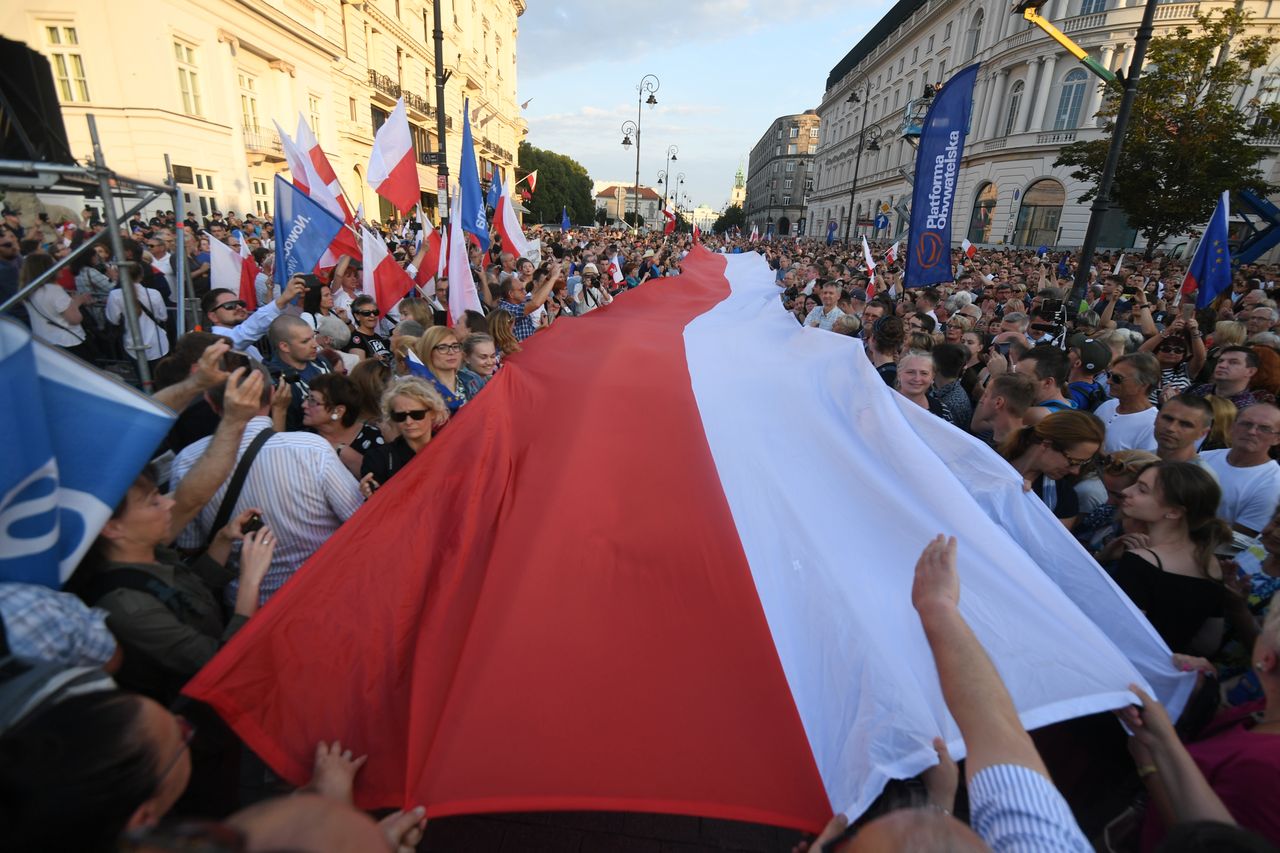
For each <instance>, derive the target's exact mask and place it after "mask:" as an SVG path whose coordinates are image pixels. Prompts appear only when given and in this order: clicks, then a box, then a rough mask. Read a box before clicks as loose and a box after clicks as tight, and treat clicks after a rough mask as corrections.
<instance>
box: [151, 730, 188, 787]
mask: <svg viewBox="0 0 1280 853" xmlns="http://www.w3.org/2000/svg"><path fill="white" fill-rule="evenodd" d="M176 719H177V720H178V729H179V731H180V732H181V733H182V745H181V746H179V747H178V751H177V752H176V753H175V754H174V756H173V758H170V759H169V761H168V763H167V764H165V766H164V769H163V770H161V771H160V775H159V776H157V777H156V787H157V788H159V787H160V783H161V782H163V781H164V777H166V776H168V775H169V773H170V772H172V770H173V768H175V767H177V766H178V759H180V758H182V753H184V752H186V751H187V748H188V747H189V746H191V741H193V740H195V736H196V727H195V726H194V725H192V723H191V721H190V720H188V719H187V718H186V717H183V716H177V717H176Z"/></svg>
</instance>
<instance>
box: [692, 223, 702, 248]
mask: <svg viewBox="0 0 1280 853" xmlns="http://www.w3.org/2000/svg"><path fill="white" fill-rule="evenodd" d="M693 242H695V243H701V242H702V230H701V229H700V228H698V223H696V222H695V223H693Z"/></svg>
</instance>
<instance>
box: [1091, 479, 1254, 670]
mask: <svg viewBox="0 0 1280 853" xmlns="http://www.w3.org/2000/svg"><path fill="white" fill-rule="evenodd" d="M1221 499H1222V489H1221V488H1220V487H1219V486H1218V482H1217V480H1215V479H1214V478H1213V475H1212V474H1210V473H1209V472H1207V471H1206V470H1205V469H1204V468H1201V467H1200V466H1199V465H1196V464H1195V463H1193V462H1161V463H1159V464H1157V465H1152V466H1151V467H1149V468H1147V469H1146V470H1145V471H1143V472H1142V474H1140V475H1139V476H1138V480H1137V482H1135V483H1134V484H1133V485H1132V486H1130V487H1129V488H1127V489H1125V490H1124V499H1123V501H1122V503H1121V504H1120V512H1121V513H1122V514H1123V515H1124V516H1125V517H1126V518H1128V519H1131V520H1133V521H1136V522H1140V523H1141V524H1142V525H1143V526H1144V527H1145V529H1146V532H1145V533H1133V534H1128V535H1126V536H1122V537H1120V540H1119V541H1121V542H1123V543H1124V547H1125V552H1124V554H1123V556H1121V557H1120V560H1119V562H1118V563H1116V565H1115V566H1114V567H1113V568H1112V569H1111V575H1112V577H1113V578H1115V581H1116V583H1117V584H1118V585H1119V586H1120V588H1121V589H1123V590H1124V592H1125V594H1126V595H1128V596H1129V598H1130V599H1132V601H1133V603H1134V604H1135V605H1137V607H1138V608H1139V609H1140V610H1142V611H1143V613H1145V614H1146V617H1147V619H1148V620H1149V621H1150V622H1151V626H1152V627H1153V628H1155V629H1156V631H1157V632H1158V633H1159V634H1160V636H1161V637H1162V638H1163V639H1164V641H1165V642H1166V643H1167V644H1168V645H1169V648H1171V649H1173V651H1175V652H1178V653H1182V654H1212V653H1213V652H1214V651H1215V650H1216V649H1217V648H1218V643H1219V641H1220V640H1221V639H1222V628H1223V623H1222V616H1223V612H1224V609H1225V605H1226V587H1225V586H1223V584H1222V568H1221V567H1220V566H1219V565H1218V559H1217V557H1215V556H1214V552H1215V551H1216V550H1217V548H1218V547H1219V546H1221V545H1222V544H1224V543H1226V542H1230V541H1231V528H1230V527H1228V526H1227V523H1226V522H1225V521H1223V520H1222V519H1220V518H1218V515H1217V512H1218V503H1219V501H1221Z"/></svg>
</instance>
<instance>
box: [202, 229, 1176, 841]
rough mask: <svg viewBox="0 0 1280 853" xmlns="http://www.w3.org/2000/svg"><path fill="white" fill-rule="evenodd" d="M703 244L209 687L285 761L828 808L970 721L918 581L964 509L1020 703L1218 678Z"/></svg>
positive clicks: (451, 455) (912, 767)
mask: <svg viewBox="0 0 1280 853" xmlns="http://www.w3.org/2000/svg"><path fill="white" fill-rule="evenodd" d="M681 268H682V270H683V272H682V274H681V275H680V276H678V277H673V278H662V279H655V280H653V281H652V282H650V284H648V285H646V286H645V287H642V288H639V289H638V290H634V291H632V292H630V293H628V294H627V296H626V298H625V299H622V300H618V301H617V302H615V304H614V305H613V306H612V307H611V308H609V309H608V310H601V311H594V312H592V313H591V315H590V316H588V317H586V318H583V319H580V320H577V321H575V322H573V323H556V324H555V325H553V326H552V327H551V328H550V329H547V330H544V331H540V332H538V334H537V335H536V337H535V340H534V341H533V342H532V343H531V344H530V345H528V346H526V348H525V350H524V351H522V352H520V353H517V354H516V355H514V356H511V357H510V359H509V360H504V364H503V368H502V370H501V371H500V372H499V373H498V375H497V376H496V377H495V378H494V379H493V380H491V381H490V382H489V384H488V385H487V386H486V387H485V390H484V391H483V392H481V393H480V394H479V395H478V396H477V397H475V398H474V399H473V400H472V401H471V402H469V403H467V405H466V406H465V407H463V408H462V410H461V411H459V412H458V413H457V415H456V416H455V417H454V418H452V419H451V421H450V423H449V426H448V427H447V428H445V429H444V431H443V432H441V433H440V435H439V436H438V437H437V438H435V439H434V440H433V441H432V442H431V444H430V446H429V447H428V448H427V449H426V450H425V451H423V452H421V453H420V454H418V456H417V457H415V458H414V460H413V461H412V462H411V463H409V465H408V466H407V467H406V468H405V469H404V470H403V471H401V472H400V473H399V474H397V475H396V476H395V477H394V478H392V479H391V480H390V481H389V482H388V483H387V484H386V485H385V486H383V487H382V488H381V489H379V490H378V491H377V492H376V493H375V494H374V496H373V498H372V499H371V500H370V501H369V503H368V505H367V506H365V507H364V508H362V509H361V510H360V512H358V513H357V514H356V515H355V517H354V518H352V519H351V520H350V521H348V522H347V523H346V524H345V525H343V527H342V528H341V529H339V530H338V532H337V533H336V534H335V535H334V536H332V537H331V538H330V539H329V540H328V542H326V543H325V544H324V546H322V547H321V548H320V550H319V551H318V552H316V554H315V555H314V556H313V557H312V558H311V560H309V561H308V562H307V563H306V564H305V565H304V566H303V567H302V569H301V570H300V571H299V572H298V573H297V574H296V575H295V576H294V578H293V579H292V580H290V581H289V583H287V584H286V585H285V586H284V588H283V589H282V590H281V591H280V592H279V593H277V594H276V595H275V596H274V597H273V598H272V600H271V601H270V602H269V603H268V604H267V606H266V607H265V608H264V609H263V610H262V611H260V612H259V613H258V614H257V615H256V616H254V618H253V619H251V620H249V623H248V624H247V625H246V626H245V627H244V628H241V629H240V631H239V632H238V633H237V634H236V635H235V636H234V637H233V638H232V639H231V640H230V642H229V643H228V644H227V645H226V647H225V648H224V649H223V650H222V651H221V652H220V653H219V654H218V655H217V656H216V657H215V658H214V659H213V661H212V662H211V663H210V664H209V665H208V666H206V667H205V668H204V669H203V670H202V671H201V672H200V674H199V675H198V676H197V677H196V678H195V680H194V681H193V682H191V683H190V684H189V685H188V687H187V693H188V694H190V695H191V696H193V697H195V698H197V699H200V700H203V701H206V702H209V703H211V704H212V705H213V707H214V708H216V709H217V711H218V712H219V713H220V714H221V715H222V716H223V717H224V718H225V719H226V720H227V721H228V722H229V723H230V724H231V726H232V727H233V728H234V729H235V730H236V733H237V734H238V735H239V736H240V737H241V738H243V739H244V740H245V741H246V742H247V744H248V745H249V747H250V748H252V749H253V751H254V752H256V753H257V754H258V755H260V756H262V757H263V758H264V759H265V760H266V761H267V762H269V763H270V764H271V766H272V767H274V768H275V769H276V770H277V771H279V772H280V773H282V774H283V775H284V776H285V777H287V778H288V779H289V780H290V781H292V782H296V783H300V782H304V781H305V780H306V779H307V778H308V777H309V776H310V774H311V766H312V762H313V759H314V756H315V745H316V743H317V742H318V741H321V740H334V739H339V740H341V741H342V743H343V744H344V746H348V747H350V748H351V749H353V750H355V751H357V752H363V753H368V754H369V761H368V763H367V764H366V765H365V768H364V770H363V772H362V773H361V774H360V776H359V777H357V779H356V787H355V797H356V802H357V803H358V804H359V805H360V806H362V807H366V808H370V807H375V806H378V807H380V806H387V807H401V806H405V805H408V804H417V803H423V804H425V805H426V807H427V814H428V815H432V816H440V815H450V814H462V813H476V812H492V811H531V810H585V809H596V810H601V809H602V810H626V811H641V812H673V813H681V814H690V815H704V816H710V817H719V818H730V819H738V820H748V821H758V822H763V823H768V824H774V825H779V826H790V827H798V828H801V829H806V830H809V831H815V830H817V829H819V828H821V827H822V826H823V825H824V824H825V823H826V821H827V819H828V818H829V817H830V816H831V813H832V812H833V811H842V812H845V813H847V814H850V815H857V814H859V813H861V812H862V811H863V810H865V809H866V807H867V806H868V804H869V803H871V802H872V800H873V799H874V798H875V797H876V795H877V794H878V793H879V792H880V790H881V788H882V786H883V785H884V784H885V782H886V780H888V779H891V778H901V777H909V776H912V775H914V774H916V773H919V772H920V771H922V770H923V769H925V768H926V767H928V766H930V765H931V764H933V763H934V762H935V761H936V755H935V753H934V750H933V748H932V746H931V743H930V742H931V740H932V739H933V738H934V737H935V736H938V735H941V736H942V737H944V738H945V739H946V740H947V742H948V744H949V746H950V748H951V750H952V754H953V755H962V754H963V752H964V749H963V744H962V742H961V740H960V736H959V732H958V730H957V728H956V725H955V722H954V721H953V720H952V719H951V717H950V716H949V715H948V713H947V710H946V705H945V703H944V702H943V698H942V693H941V690H940V688H939V686H938V683H937V679H936V676H935V667H934V663H933V660H932V657H931V654H930V651H929V647H928V644H927V641H926V639H925V636H924V633H923V631H922V630H921V628H920V622H919V619H918V618H917V617H916V614H915V612H914V611H913V609H912V607H911V583H912V576H913V568H914V565H915V562H916V559H917V558H918V557H919V555H920V552H921V550H922V549H923V547H924V546H925V544H926V543H927V542H928V541H929V539H930V538H931V537H932V536H934V535H936V534H937V533H938V532H940V531H941V532H945V533H950V534H955V535H957V536H958V537H959V540H960V553H959V574H960V580H961V584H962V592H961V594H960V609H961V612H962V613H963V615H964V617H965V619H966V620H967V621H968V622H969V624H970V625H972V626H973V629H974V631H975V632H976V634H977V636H978V638H979V639H980V640H981V641H982V643H983V644H984V645H985V647H986V648H987V649H988V650H989V651H990V653H991V655H992V657H993V659H994V662H995V665H996V667H997V668H998V669H999V671H1000V673H1001V675H1002V676H1003V677H1004V679H1005V681H1006V682H1007V684H1008V685H1009V689H1010V692H1011V694H1012V697H1013V700H1014V702H1015V704H1016V706H1017V708H1018V711H1019V712H1020V714H1021V717H1022V721H1023V722H1024V723H1025V724H1026V725H1027V726H1029V727H1038V726H1044V725H1047V724H1049V723H1053V722H1055V721H1058V720H1062V719H1065V718H1069V717H1074V716H1077V715H1082V714H1090V713H1094V712H1098V711H1104V710H1107V709H1112V708H1118V707H1121V706H1124V705H1127V704H1129V703H1131V702H1133V701H1134V697H1133V696H1132V695H1131V694H1130V693H1129V691H1128V689H1127V685H1129V684H1130V683H1136V684H1139V685H1150V686H1152V687H1153V688H1154V693H1155V695H1157V696H1158V697H1160V699H1161V700H1162V701H1164V702H1165V703H1167V705H1168V707H1169V708H1170V709H1171V711H1172V713H1173V714H1174V715H1176V714H1177V713H1178V712H1179V711H1180V709H1181V707H1182V705H1183V704H1184V701H1185V697H1186V695H1187V693H1188V692H1189V691H1190V689H1191V687H1192V684H1193V683H1194V677H1188V676H1187V675H1186V674H1183V673H1177V672H1175V671H1174V670H1173V668H1172V666H1171V665H1170V654H1169V650H1168V649H1167V648H1166V647H1165V646H1164V644H1163V643H1162V642H1161V641H1160V638H1159V636H1158V635H1157V634H1156V632H1155V631H1154V630H1153V629H1152V628H1151V626H1150V625H1149V624H1148V623H1147V621H1146V620H1145V619H1144V618H1143V616H1142V614H1141V613H1139V612H1138V610H1137V609H1136V608H1135V607H1134V606H1133V605H1132V604H1131V603H1130V602H1129V600H1128V599H1127V598H1126V597H1125V595H1124V594H1123V593H1122V592H1121V591H1120V590H1119V589H1118V588H1117V587H1116V586H1115V584H1114V583H1112V582H1111V580H1110V579H1109V578H1108V577H1107V575H1106V573H1105V572H1103V571H1102V569H1100V568H1099V567H1098V565H1097V564H1096V563H1094V562H1093V560H1092V559H1090V557H1089V556H1088V554H1086V553H1085V551H1084V550H1083V549H1081V548H1080V546H1079V545H1078V544H1077V543H1076V541H1075V540H1074V539H1073V538H1072V536H1071V534H1070V533H1069V532H1068V531H1067V530H1066V529H1065V528H1064V527H1063V526H1062V525H1061V523H1059V522H1058V521H1057V519H1055V518H1054V517H1053V514H1052V512H1050V511H1049V510H1048V508H1046V507H1045V505H1044V504H1043V503H1042V502H1041V501H1040V500H1039V499H1038V498H1036V496H1035V495H1033V494H1027V493H1024V492H1023V490H1022V479H1021V477H1020V475H1019V474H1018V473H1017V472H1016V471H1015V470H1014V469H1013V468H1012V467H1010V466H1009V465H1008V464H1007V463H1006V462H1004V461H1003V460H1002V459H1000V458H999V457H998V456H997V455H996V454H995V453H994V452H992V451H991V450H990V449H989V448H987V447H986V446H985V445H984V444H982V443H981V442H980V441H978V440H977V439H974V438H973V437H972V436H969V435H968V434H966V433H964V432H961V431H960V430H958V429H956V428H955V427H953V426H951V425H950V424H947V423H945V422H944V421H942V420H941V419H939V418H937V417H934V416H933V415H930V414H929V412H928V411H926V410H924V409H921V408H920V407H918V406H916V405H914V404H913V403H911V402H909V401H907V400H906V399H905V398H903V397H901V396H900V395H898V394H897V392H895V391H892V390H891V389H889V388H888V387H887V386H886V385H885V384H884V382H883V381H881V379H880V377H879V376H878V374H877V373H876V372H875V369H874V368H873V367H872V365H871V363H870V361H869V360H867V359H866V358H864V357H862V355H861V354H860V352H859V350H860V344H859V342H858V341H856V340H854V339H853V338H849V337H846V336H843V335H832V334H829V333H826V332H822V331H819V330H817V329H805V328H802V327H800V326H797V325H796V322H795V320H794V319H793V318H792V317H791V316H790V315H789V314H788V313H787V312H786V311H785V310H784V309H783V308H782V306H781V304H780V303H779V302H778V289H777V285H776V284H775V283H774V275H773V272H772V271H771V270H770V269H769V268H768V265H767V263H766V262H765V261H764V259H763V258H762V257H761V256H760V255H758V254H757V253H754V252H752V253H743V254H737V255H719V254H712V253H711V252H709V251H707V250H706V249H705V248H702V247H695V248H694V249H693V250H692V251H691V252H690V253H689V255H688V256H687V257H686V258H685V260H684V261H683V263H682V264H681ZM583 353H590V354H591V356H590V357H589V358H584V357H583ZM762 387H764V388H768V389H769V394H770V403H769V405H768V406H766V407H764V408H763V409H762V408H761V406H760V405H759V398H760V393H759V392H760V389H761V388H762ZM815 430H816V431H817V433H818V434H820V435H821V436H822V440H821V441H815V442H807V443H802V444H801V445H795V444H794V443H792V445H788V446H786V447H782V446H780V444H779V442H778V436H780V435H792V434H796V433H797V432H804V433H806V434H813V433H814V431H815ZM584 442H585V444H584ZM462 457H465V458H466V459H467V460H468V463H469V464H468V468H467V473H466V475H465V476H462V475H460V474H459V471H458V465H457V460H458V459H459V458H462ZM423 495H431V496H432V497H431V500H432V505H433V506H438V507H441V508H447V509H442V511H439V512H424V511H423V509H422V496H423ZM584 507H585V508H588V509H587V511H585V512H584V511H583V509H584ZM561 514H572V515H573V517H574V518H575V519H576V520H577V521H576V523H574V524H572V525H555V524H550V525H549V524H547V519H549V518H555V517H557V516H559V515H561ZM837 518H838V519H839V521H840V523H841V524H842V525H844V527H845V529H844V530H843V531H842V533H844V534H845V535H841V536H832V535H831V525H832V523H833V521H835V520H836V519H837ZM850 524H852V525H853V526H852V528H851V529H849V525H850ZM890 527H891V528H892V529H891V530H890V529H889V528H890ZM855 540H856V541H857V542H858V547H857V548H855V549H850V548H849V547H848V543H849V542H850V541H855ZM335 673H340V674H341V677H335Z"/></svg>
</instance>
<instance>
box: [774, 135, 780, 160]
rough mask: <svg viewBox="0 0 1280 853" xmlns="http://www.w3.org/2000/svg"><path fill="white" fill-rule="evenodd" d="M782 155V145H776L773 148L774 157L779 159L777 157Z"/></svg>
mask: <svg viewBox="0 0 1280 853" xmlns="http://www.w3.org/2000/svg"><path fill="white" fill-rule="evenodd" d="M779 132H781V131H779ZM781 153H782V146H781V145H775V146H773V156H774V157H777V156H778V155H780V154H781Z"/></svg>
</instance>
